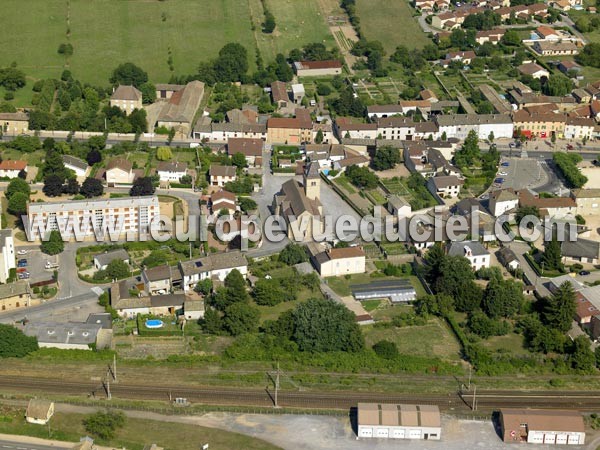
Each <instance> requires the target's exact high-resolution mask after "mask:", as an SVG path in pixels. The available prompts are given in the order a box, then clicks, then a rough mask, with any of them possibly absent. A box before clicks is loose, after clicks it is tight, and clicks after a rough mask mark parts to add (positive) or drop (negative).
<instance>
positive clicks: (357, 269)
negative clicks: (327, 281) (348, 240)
mask: <svg viewBox="0 0 600 450" xmlns="http://www.w3.org/2000/svg"><path fill="white" fill-rule="evenodd" d="M311 262H312V263H313V265H314V267H315V269H316V270H317V272H319V275H321V276H322V277H323V278H325V277H338V276H342V275H351V274H355V273H365V270H366V269H365V264H366V256H365V252H364V251H363V249H362V248H360V247H347V248H330V249H327V250H325V251H322V252H320V253H317V254H315V255H314V256H312V258H311Z"/></svg>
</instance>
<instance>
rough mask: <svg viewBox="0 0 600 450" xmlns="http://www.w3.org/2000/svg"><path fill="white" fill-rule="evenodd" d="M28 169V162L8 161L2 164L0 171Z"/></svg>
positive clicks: (0, 163)
mask: <svg viewBox="0 0 600 450" xmlns="http://www.w3.org/2000/svg"><path fill="white" fill-rule="evenodd" d="M26 167H27V161H21V160H17V159H7V160H4V161H2V162H0V170H23V169H25V168H26Z"/></svg>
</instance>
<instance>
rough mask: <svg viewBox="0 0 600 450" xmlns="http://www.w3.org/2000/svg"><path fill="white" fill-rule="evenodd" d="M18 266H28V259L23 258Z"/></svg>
mask: <svg viewBox="0 0 600 450" xmlns="http://www.w3.org/2000/svg"><path fill="white" fill-rule="evenodd" d="M17 267H27V260H26V259H23V260H21V261H19V262H17Z"/></svg>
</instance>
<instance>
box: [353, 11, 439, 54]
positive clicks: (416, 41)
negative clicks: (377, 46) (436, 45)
mask: <svg viewBox="0 0 600 450" xmlns="http://www.w3.org/2000/svg"><path fill="white" fill-rule="evenodd" d="M356 6H357V12H358V16H359V17H360V28H361V30H362V32H363V34H364V36H365V38H367V39H368V40H378V41H381V43H382V44H383V46H384V48H385V49H386V51H387V52H388V54H391V53H393V52H394V49H395V48H396V47H397V46H398V45H400V44H402V45H406V46H407V47H409V48H421V47H423V46H424V45H425V44H427V43H428V42H429V40H428V38H427V36H426V35H425V33H423V30H421V27H420V26H419V24H418V23H417V18H416V17H413V13H414V10H413V9H412V8H411V7H410V6H409V4H408V1H407V0H357V2H356Z"/></svg>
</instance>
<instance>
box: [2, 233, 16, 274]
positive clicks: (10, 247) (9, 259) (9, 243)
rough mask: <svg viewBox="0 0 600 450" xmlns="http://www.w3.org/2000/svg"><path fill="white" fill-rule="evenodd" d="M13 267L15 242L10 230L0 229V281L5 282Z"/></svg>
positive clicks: (14, 264) (14, 265)
mask: <svg viewBox="0 0 600 450" xmlns="http://www.w3.org/2000/svg"><path fill="white" fill-rule="evenodd" d="M15 268H16V263H15V243H14V240H13V237H12V230H10V229H6V230H0V283H6V282H7V281H8V279H9V278H10V271H11V269H15Z"/></svg>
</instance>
